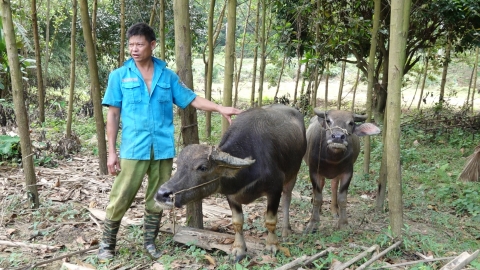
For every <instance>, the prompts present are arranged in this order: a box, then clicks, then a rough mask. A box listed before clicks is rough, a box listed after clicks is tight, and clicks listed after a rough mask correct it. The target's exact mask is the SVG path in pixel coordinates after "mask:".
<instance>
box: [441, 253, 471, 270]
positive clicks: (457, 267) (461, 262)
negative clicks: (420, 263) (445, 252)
mask: <svg viewBox="0 0 480 270" xmlns="http://www.w3.org/2000/svg"><path fill="white" fill-rule="evenodd" d="M479 253H480V250H478V249H477V251H475V252H474V253H473V254H472V255H470V254H468V252H464V253H462V254H460V255H458V256H457V257H455V259H454V260H453V261H450V262H449V263H447V264H446V265H445V266H443V267H442V268H441V269H440V270H461V269H463V267H465V266H467V264H469V263H470V262H471V261H473V260H474V259H475V258H477V257H478V254H479Z"/></svg>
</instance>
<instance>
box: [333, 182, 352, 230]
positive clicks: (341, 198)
mask: <svg viewBox="0 0 480 270" xmlns="http://www.w3.org/2000/svg"><path fill="white" fill-rule="evenodd" d="M350 180H352V174H342V175H341V181H340V188H339V190H338V191H339V192H338V199H337V203H338V209H339V219H338V225H337V227H338V228H342V227H343V226H344V225H347V224H348V220H347V193H348V186H350Z"/></svg>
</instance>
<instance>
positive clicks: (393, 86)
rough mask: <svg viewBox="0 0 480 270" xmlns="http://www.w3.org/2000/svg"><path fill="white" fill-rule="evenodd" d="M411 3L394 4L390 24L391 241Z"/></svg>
mask: <svg viewBox="0 0 480 270" xmlns="http://www.w3.org/2000/svg"><path fill="white" fill-rule="evenodd" d="M410 4H411V1H410V0H393V1H392V7H391V22H390V52H389V57H388V58H389V59H390V61H389V65H388V74H389V76H388V77H389V78H390V81H389V89H388V97H387V106H388V108H387V115H386V119H387V122H388V127H387V129H386V134H385V138H386V140H385V143H384V145H385V147H386V148H387V151H386V153H387V179H388V182H387V185H388V209H389V214H390V226H391V228H392V233H393V236H394V237H401V236H402V229H403V201H402V176H401V167H400V115H401V113H402V112H401V92H402V91H401V90H402V80H403V70H404V66H405V51H406V43H407V34H408V26H409V15H410Z"/></svg>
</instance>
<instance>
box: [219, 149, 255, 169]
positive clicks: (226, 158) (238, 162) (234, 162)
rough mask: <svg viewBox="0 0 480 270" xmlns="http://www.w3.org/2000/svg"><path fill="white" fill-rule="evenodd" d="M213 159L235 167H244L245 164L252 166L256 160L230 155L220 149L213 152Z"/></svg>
mask: <svg viewBox="0 0 480 270" xmlns="http://www.w3.org/2000/svg"><path fill="white" fill-rule="evenodd" d="M211 157H212V159H213V160H215V161H221V162H224V163H226V164H228V165H231V166H234V167H244V166H250V165H252V164H253V163H254V162H255V160H254V159H251V158H245V159H243V158H237V157H234V156H232V155H229V154H228V153H225V152H222V151H220V150H215V152H214V153H212V156H211Z"/></svg>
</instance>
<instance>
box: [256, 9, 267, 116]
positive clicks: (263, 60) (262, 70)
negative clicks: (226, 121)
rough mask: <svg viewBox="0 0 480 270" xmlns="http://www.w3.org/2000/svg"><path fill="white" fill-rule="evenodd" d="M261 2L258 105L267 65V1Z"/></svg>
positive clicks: (260, 102) (260, 104)
mask: <svg viewBox="0 0 480 270" xmlns="http://www.w3.org/2000/svg"><path fill="white" fill-rule="evenodd" d="M261 2H262V32H261V33H260V74H259V75H260V78H259V81H258V106H259V107H261V106H262V102H263V84H264V83H263V82H264V80H265V67H266V65H267V59H266V58H267V49H266V47H267V31H266V29H267V3H266V0H261Z"/></svg>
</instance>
